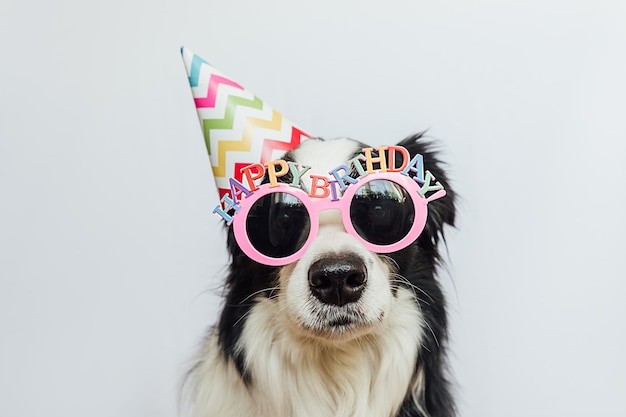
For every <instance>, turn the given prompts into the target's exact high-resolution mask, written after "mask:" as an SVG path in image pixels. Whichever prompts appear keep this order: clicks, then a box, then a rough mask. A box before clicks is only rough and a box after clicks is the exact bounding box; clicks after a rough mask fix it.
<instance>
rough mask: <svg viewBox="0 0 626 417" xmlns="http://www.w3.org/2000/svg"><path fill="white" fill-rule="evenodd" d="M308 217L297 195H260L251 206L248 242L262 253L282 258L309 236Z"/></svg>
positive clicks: (293, 251) (247, 222) (247, 230)
mask: <svg viewBox="0 0 626 417" xmlns="http://www.w3.org/2000/svg"><path fill="white" fill-rule="evenodd" d="M310 228H311V221H310V218H309V214H308V212H307V211H306V208H305V207H304V205H303V204H302V201H300V200H299V199H298V198H297V197H294V196H292V195H291V194H287V193H272V194H268V195H266V196H264V197H262V198H260V199H259V200H258V201H257V202H255V203H254V204H253V206H252V208H251V209H250V212H249V214H248V219H247V220H246V232H247V233H248V237H249V238H250V243H252V246H254V247H255V248H256V250H258V251H259V252H261V253H262V254H263V255H266V256H270V257H272V258H283V257H286V256H289V255H293V254H294V253H296V252H297V251H298V250H299V249H301V248H302V246H303V245H304V243H305V242H306V238H307V237H308V236H309V230H310Z"/></svg>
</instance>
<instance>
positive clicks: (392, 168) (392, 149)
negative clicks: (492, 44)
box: [387, 146, 411, 172]
mask: <svg viewBox="0 0 626 417" xmlns="http://www.w3.org/2000/svg"><path fill="white" fill-rule="evenodd" d="M396 151H397V152H400V153H401V154H402V165H401V166H400V167H399V168H396ZM387 152H389V169H388V171H389V172H400V171H402V170H403V169H404V168H406V166H407V165H408V164H409V160H410V159H411V155H410V154H409V151H407V150H406V148H405V147H402V146H387Z"/></svg>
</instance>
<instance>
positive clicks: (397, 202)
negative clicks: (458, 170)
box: [233, 172, 446, 266]
mask: <svg viewBox="0 0 626 417" xmlns="http://www.w3.org/2000/svg"><path fill="white" fill-rule="evenodd" d="M427 175H428V176H431V174H430V173H429V172H427ZM431 178H432V176H431ZM426 184H429V182H427V183H426ZM442 188H443V187H441V186H440V185H439V186H438V187H437V188H435V187H426V186H423V187H420V186H419V185H418V183H417V182H416V181H415V180H414V179H412V178H411V177H409V176H408V175H405V174H404V173H399V172H376V173H372V174H368V175H367V176H365V177H362V178H359V179H358V182H356V183H354V184H349V185H348V187H347V188H346V189H345V191H344V193H343V196H341V197H339V198H337V197H334V198H332V199H331V198H320V199H315V200H314V199H312V198H311V197H310V196H309V195H308V194H307V193H306V192H304V191H303V190H301V189H300V188H297V187H292V186H290V185H288V184H282V183H280V184H278V185H274V186H271V185H270V184H263V185H261V186H259V188H258V190H256V191H255V192H254V193H252V194H250V195H249V196H247V197H246V198H244V199H242V200H241V201H240V203H239V204H240V209H238V210H237V212H236V214H235V215H234V216H233V230H234V233H235V239H237V243H238V244H239V246H240V247H241V249H242V250H243V252H244V253H245V254H246V255H247V256H248V257H250V258H251V259H253V260H255V261H257V262H259V263H262V264H265V265H270V266H280V265H287V264H289V263H292V262H295V261H297V260H298V259H300V258H301V257H302V255H303V254H304V253H305V251H306V249H307V248H308V246H309V245H310V244H311V243H312V242H313V240H314V239H315V237H316V236H317V233H318V230H319V213H320V212H321V211H323V210H333V209H334V210H339V211H340V212H341V217H342V220H343V225H344V227H345V229H346V231H347V232H348V233H349V234H351V235H353V236H355V237H357V238H359V240H360V241H361V243H362V244H363V246H364V247H365V248H367V249H368V250H370V251H373V252H377V253H389V252H395V251H398V250H400V249H403V248H405V247H407V246H408V245H409V244H411V243H412V242H414V241H415V240H416V239H417V238H418V236H419V235H420V234H421V233H422V231H423V230H424V226H425V225H426V218H427V215H428V208H427V205H428V203H429V202H431V201H434V200H437V199H439V198H441V197H443V196H445V195H446V191H445V190H443V189H442ZM430 190H437V191H436V192H435V193H433V194H432V195H431V196H429V197H428V198H426V197H424V194H426V191H430Z"/></svg>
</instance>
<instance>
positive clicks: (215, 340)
mask: <svg viewBox="0 0 626 417" xmlns="http://www.w3.org/2000/svg"><path fill="white" fill-rule="evenodd" d="M399 145H401V146H404V147H405V148H406V149H407V150H408V151H409V152H410V154H411V156H413V155H415V154H421V155H423V157H424V164H425V166H426V167H427V169H428V170H429V171H430V172H432V174H434V176H435V177H436V178H437V180H439V181H440V182H441V183H442V184H443V185H444V186H445V188H446V190H447V196H446V197H445V198H441V199H438V200H435V201H433V202H432V203H430V204H429V205H428V218H427V221H426V226H425V228H424V230H423V232H422V233H421V235H420V236H419V238H417V240H416V241H415V242H413V243H412V244H410V245H409V246H408V247H406V248H404V249H402V250H400V251H397V252H393V253H389V254H385V255H381V254H377V253H373V252H371V251H369V250H367V249H365V248H364V247H363V245H361V244H360V243H359V241H358V239H356V238H355V237H354V236H352V235H350V234H348V233H346V230H345V228H344V227H343V224H342V222H341V221H340V220H338V219H337V216H338V215H337V213H332V210H329V211H328V212H327V213H325V214H322V215H321V216H320V228H319V232H318V235H317V237H316V239H315V240H314V241H313V243H312V244H311V245H310V246H309V247H308V249H307V250H306V253H305V254H304V256H302V258H301V259H300V260H298V261H297V262H293V263H291V264H289V265H286V266H282V267H271V266H266V265H263V264H260V263H257V262H255V261H253V260H251V259H250V258H249V257H247V256H246V255H245V254H244V253H243V252H242V251H241V249H240V247H239V245H238V244H237V242H236V240H235V239H234V236H233V231H232V230H229V235H228V236H229V237H228V248H229V250H230V253H231V255H232V262H231V264H230V269H229V273H228V276H227V278H226V286H225V304H224V307H223V311H222V313H221V316H220V318H219V322H218V323H217V325H216V327H215V328H213V329H211V331H210V332H209V334H208V336H207V337H206V339H205V340H204V342H203V345H202V348H201V350H200V352H199V355H198V357H197V360H196V361H195V363H194V365H193V367H192V369H191V370H190V372H189V375H188V378H187V384H186V386H187V387H188V388H189V394H190V397H191V407H192V414H193V415H194V416H196V417H208V416H217V417H332V416H337V417H339V416H341V417H393V416H396V417H409V416H421V417H427V416H428V417H451V416H454V414H455V407H454V403H453V400H452V396H451V393H450V386H449V382H448V379H447V376H446V375H447V369H446V358H445V352H444V348H445V345H446V333H447V332H446V310H445V302H444V295H443V293H442V290H441V288H440V286H439V284H438V282H437V280H436V271H437V268H438V265H439V263H440V253H439V249H438V244H439V243H440V240H441V238H442V237H443V229H444V226H446V225H450V226H453V225H454V217H455V207H454V202H455V194H454V192H452V190H451V189H450V184H449V183H448V181H447V179H446V175H445V173H444V172H443V171H442V163H441V162H440V161H439V160H438V159H437V156H436V154H435V152H434V151H433V150H432V147H431V146H430V145H429V144H428V143H427V142H425V141H424V139H423V138H422V137H421V135H415V136H412V137H409V138H406V139H405V140H403V141H402V142H400V143H399ZM362 147H363V145H362V144H360V143H358V142H355V141H352V140H349V139H336V140H328V141H326V140H321V139H311V140H307V141H305V142H303V143H302V144H301V145H300V146H299V147H298V148H296V149H295V150H293V151H290V152H288V153H287V154H286V155H285V157H284V159H285V160H287V161H295V162H297V163H300V164H305V165H308V166H311V167H312V169H311V172H313V173H316V174H318V175H326V176H327V175H328V172H329V170H331V169H332V168H334V167H336V166H337V165H339V164H342V163H345V161H348V160H350V159H351V158H354V157H355V156H356V155H358V154H359V153H360V152H361V149H362ZM304 185H305V187H307V186H308V187H310V184H308V185H307V184H304ZM328 276H330V277H332V280H333V284H332V285H334V286H335V287H333V290H332V291H330V293H331V295H328V294H326V293H324V292H320V288H319V287H320V286H321V285H322V284H323V285H331V284H330V283H328V282H326V283H324V282H322V283H320V282H319V280H320V279H325V278H320V277H328ZM323 285H322V286H323ZM337 286H339V287H341V286H345V287H347V288H348V290H349V292H350V294H351V295H349V296H346V297H345V298H344V299H342V300H340V299H338V298H336V297H338V296H337V295H336V294H337V293H339V294H341V292H342V291H343V290H344V289H345V288H336V287H337ZM333 294H335V295H333Z"/></svg>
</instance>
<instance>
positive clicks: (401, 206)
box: [350, 180, 415, 245]
mask: <svg viewBox="0 0 626 417" xmlns="http://www.w3.org/2000/svg"><path fill="white" fill-rule="evenodd" d="M350 218H351V219H352V224H353V225H354V229H355V230H356V232H357V233H358V234H359V236H361V237H362V238H363V239H364V240H366V241H368V242H370V243H373V244H375V245H391V244H394V243H396V242H398V241H400V240H401V239H402V238H403V237H405V236H406V235H407V234H408V233H409V231H410V230H411V227H412V226H413V220H414V218H415V208H414V205H413V200H412V199H411V196H410V195H409V193H408V191H406V190H405V189H404V188H403V187H401V186H400V185H398V184H396V183H395V182H392V181H387V180H374V181H370V182H368V183H366V184H363V185H362V186H361V187H360V188H359V189H358V190H357V191H356V193H355V194H354V197H353V198H352V202H351V203H350Z"/></svg>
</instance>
